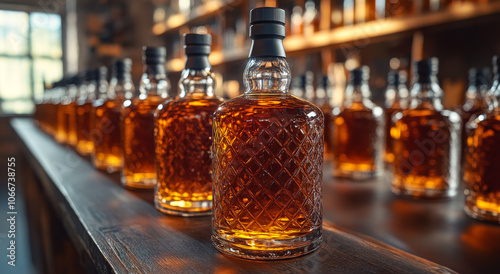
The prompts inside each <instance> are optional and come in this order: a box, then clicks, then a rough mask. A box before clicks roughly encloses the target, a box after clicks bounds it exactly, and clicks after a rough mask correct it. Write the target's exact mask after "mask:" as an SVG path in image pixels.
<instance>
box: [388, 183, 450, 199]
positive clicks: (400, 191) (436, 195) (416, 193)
mask: <svg viewBox="0 0 500 274" xmlns="http://www.w3.org/2000/svg"><path fill="white" fill-rule="evenodd" d="M391 191H392V193H394V194H396V195H400V196H404V197H409V198H412V199H416V200H440V199H443V200H444V199H449V198H452V197H454V196H456V195H457V190H453V189H431V188H422V189H410V188H401V187H396V186H394V185H393V186H392V187H391Z"/></svg>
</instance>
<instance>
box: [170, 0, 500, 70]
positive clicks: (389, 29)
mask: <svg viewBox="0 0 500 274" xmlns="http://www.w3.org/2000/svg"><path fill="white" fill-rule="evenodd" d="M498 13H500V2H499V3H491V4H472V3H464V4H457V5H454V6H451V7H450V8H449V9H447V10H443V11H440V12H435V13H428V14H422V15H418V16H410V17H402V18H388V19H383V20H376V21H371V22H367V23H361V24H356V25H353V26H345V27H339V28H335V29H332V30H326V31H319V32H317V33H315V34H313V35H311V36H308V37H306V36H302V35H295V36H289V37H286V38H285V40H284V41H283V43H284V46H285V50H286V52H287V54H291V55H293V54H298V53H302V52H306V51H311V50H315V49H320V48H325V47H335V46H340V45H342V44H348V43H353V42H359V43H363V44H369V43H370V42H371V41H370V40H371V39H377V40H380V39H384V38H385V39H390V38H391V37H393V35H396V34H401V33H405V32H411V31H415V30H418V29H422V28H426V27H431V26H438V25H445V24H452V23H456V22H460V21H464V20H469V19H474V18H480V17H485V16H490V15H494V14H498ZM248 51H249V48H248V47H245V48H241V49H236V50H234V51H231V52H219V51H213V52H212V54H211V55H210V62H211V64H212V66H217V65H222V64H225V63H227V62H234V61H239V60H245V59H246V58H248ZM213 56H215V57H213ZM180 64H182V66H181V65H180ZM183 64H184V60H182V59H181V58H174V59H171V60H169V61H168V62H167V69H168V70H169V71H170V72H178V71H181V70H182V69H183V68H184V67H183Z"/></svg>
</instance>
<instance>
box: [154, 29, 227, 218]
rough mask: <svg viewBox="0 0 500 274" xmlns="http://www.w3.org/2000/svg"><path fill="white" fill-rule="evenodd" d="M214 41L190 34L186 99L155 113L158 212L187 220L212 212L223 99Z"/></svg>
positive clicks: (181, 97) (183, 96)
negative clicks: (215, 127)
mask: <svg viewBox="0 0 500 274" xmlns="http://www.w3.org/2000/svg"><path fill="white" fill-rule="evenodd" d="M211 42H212V37H211V36H210V35H209V34H194V33H189V34H185V35H184V45H185V46H184V48H185V50H186V56H187V60H186V67H185V69H184V70H183V71H182V73H181V78H180V80H179V90H180V94H179V97H177V98H176V99H175V100H174V101H170V100H168V101H166V102H164V103H162V104H160V105H159V106H158V109H157V110H156V113H155V118H156V122H155V138H156V174H157V180H158V183H157V184H156V188H155V205H156V208H157V209H158V210H160V211H162V212H164V213H168V214H173V215H182V216H199V215H210V214H211V213H212V178H211V177H212V159H211V147H212V114H213V113H214V111H215V110H216V109H217V107H218V106H219V104H220V103H221V100H219V99H218V98H216V97H215V95H214V86H215V79H214V78H215V77H214V75H213V73H212V68H211V66H210V63H209V62H208V55H209V54H210V44H211Z"/></svg>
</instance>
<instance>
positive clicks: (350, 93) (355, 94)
mask: <svg viewBox="0 0 500 274" xmlns="http://www.w3.org/2000/svg"><path fill="white" fill-rule="evenodd" d="M370 96H371V91H370V87H369V86H368V83H367V82H366V81H363V82H361V83H353V82H350V83H349V84H348V85H347V87H346V90H345V102H352V103H354V102H358V103H360V102H363V100H365V99H370Z"/></svg>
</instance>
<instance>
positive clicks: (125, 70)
mask: <svg viewBox="0 0 500 274" xmlns="http://www.w3.org/2000/svg"><path fill="white" fill-rule="evenodd" d="M131 69H132V60H130V59H129V58H125V59H120V60H117V61H115V63H114V64H113V73H112V77H111V81H110V83H109V86H108V88H104V87H103V88H99V92H98V93H99V98H98V99H97V100H96V101H95V102H94V107H93V115H92V124H93V125H94V130H93V132H92V139H93V142H94V152H93V153H92V162H93V163H94V166H95V167H96V168H98V169H101V170H105V171H107V172H108V173H112V172H117V171H120V170H121V169H122V166H123V150H122V146H121V128H120V115H121V110H122V107H123V102H125V100H128V99H131V98H132V97H133V94H134V83H133V82H132V75H131ZM100 86H102V85H100Z"/></svg>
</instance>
